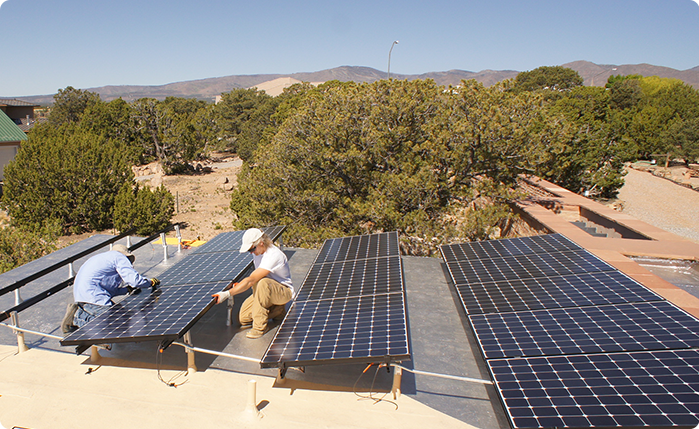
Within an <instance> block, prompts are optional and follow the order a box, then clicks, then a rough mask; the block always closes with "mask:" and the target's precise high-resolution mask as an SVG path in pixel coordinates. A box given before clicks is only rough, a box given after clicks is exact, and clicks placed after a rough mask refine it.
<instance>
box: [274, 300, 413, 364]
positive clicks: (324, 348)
mask: <svg viewBox="0 0 699 429" xmlns="http://www.w3.org/2000/svg"><path fill="white" fill-rule="evenodd" d="M389 356H390V357H392V358H393V359H395V360H397V361H400V360H402V359H404V358H407V357H409V348H408V337H407V326H406V315H405V303H404V298H403V294H402V293H390V294H379V295H371V296H362V297H348V298H338V299H327V300H325V299H324V300H312V301H295V302H294V304H293V305H292V307H291V309H290V310H289V313H288V314H287V316H286V318H285V319H284V321H283V322H282V324H281V326H280V327H279V330H278V331H277V333H276V335H275V338H274V339H273V341H272V344H271V345H270V348H269V349H268V350H267V352H266V353H265V355H264V357H263V358H262V362H261V365H262V367H263V368H268V367H276V366H279V364H280V363H281V362H284V363H286V364H288V365H289V366H300V365H308V364H319V363H323V362H324V361H325V362H327V361H333V362H336V363H339V362H342V361H345V360H353V361H367V362H374V361H377V360H380V361H386V358H387V357H389Z"/></svg>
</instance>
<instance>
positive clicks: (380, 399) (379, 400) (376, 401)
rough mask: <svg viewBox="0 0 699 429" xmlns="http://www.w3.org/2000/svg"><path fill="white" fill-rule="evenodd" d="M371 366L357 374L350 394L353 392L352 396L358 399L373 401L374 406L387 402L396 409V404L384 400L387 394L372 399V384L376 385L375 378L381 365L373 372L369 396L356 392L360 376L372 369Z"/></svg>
mask: <svg viewBox="0 0 699 429" xmlns="http://www.w3.org/2000/svg"><path fill="white" fill-rule="evenodd" d="M372 365H374V364H373V363H370V364H369V366H367V367H366V368H365V369H364V371H362V373H361V374H359V377H357V380H356V381H355V382H354V386H352V392H354V394H355V395H356V396H358V397H359V398H360V399H371V400H372V401H374V404H378V403H379V402H388V403H390V404H393V405H394V406H395V407H396V409H398V404H397V403H396V402H394V401H391V400H388V399H385V398H386V395H388V392H386V393H384V394H383V396H381V397H380V398H375V397H374V393H373V391H374V384H375V383H376V377H377V376H378V375H379V371H380V370H381V368H382V365H377V366H376V372H374V377H373V379H372V380H371V386H370V387H369V394H368V395H366V396H365V395H360V394H359V393H358V392H357V384H358V383H359V380H360V379H361V378H362V376H363V375H364V373H365V372H367V371H368V370H369V368H371V367H372Z"/></svg>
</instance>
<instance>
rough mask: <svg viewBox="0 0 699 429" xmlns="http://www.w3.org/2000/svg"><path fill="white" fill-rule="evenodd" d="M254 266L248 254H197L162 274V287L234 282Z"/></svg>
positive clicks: (160, 277) (184, 259)
mask: <svg viewBox="0 0 699 429" xmlns="http://www.w3.org/2000/svg"><path fill="white" fill-rule="evenodd" d="M251 264H252V257H251V256H250V254H248V253H238V252H237V251H236V252H215V253H195V254H192V255H189V256H186V257H184V258H182V260H180V261H179V262H178V263H177V264H175V265H173V266H172V267H171V268H169V269H168V270H167V271H165V272H164V273H162V274H161V275H160V276H158V278H159V279H160V282H161V285H162V287H166V286H171V285H183V284H194V283H209V282H218V281H229V282H230V281H233V280H235V279H236V277H238V276H239V275H240V274H241V273H243V272H244V271H245V270H246V269H247V268H248V267H249V266H250V265H251Z"/></svg>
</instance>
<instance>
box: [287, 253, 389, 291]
mask: <svg viewBox="0 0 699 429" xmlns="http://www.w3.org/2000/svg"><path fill="white" fill-rule="evenodd" d="M402 291H403V269H402V266H401V259H400V256H390V257H384V258H372V259H358V260H350V261H339V262H334V263H324V264H315V265H313V266H312V267H311V269H310V271H309V272H308V275H307V276H306V279H305V280H304V282H303V284H302V285H301V288H300V289H299V292H298V294H297V296H296V300H299V301H302V300H308V299H324V298H343V297H347V296H360V295H375V294H380V293H390V292H402Z"/></svg>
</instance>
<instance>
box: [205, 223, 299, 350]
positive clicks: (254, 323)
mask: <svg viewBox="0 0 699 429" xmlns="http://www.w3.org/2000/svg"><path fill="white" fill-rule="evenodd" d="M245 252H250V253H252V259H253V263H254V264H255V270H254V271H253V272H252V274H250V276H248V277H246V278H244V279H243V280H241V281H240V282H238V283H233V282H231V283H230V284H229V285H228V286H226V288H225V289H224V291H223V292H219V293H216V294H214V295H213V297H214V298H216V304H220V303H222V302H224V301H226V300H227V299H228V298H229V297H232V296H234V295H238V294H239V293H242V292H245V291H246V290H248V289H250V288H252V295H250V296H249V297H248V298H247V299H246V300H245V301H244V302H243V304H242V305H241V306H240V313H239V315H238V319H239V320H240V325H241V326H242V327H252V329H251V330H250V331H249V332H248V333H247V335H246V337H248V338H260V337H261V336H262V335H264V334H265V332H267V330H268V329H269V328H268V326H267V324H268V322H269V319H275V320H277V319H282V318H283V317H284V315H285V314H286V307H285V305H286V303H288V302H289V301H291V298H292V297H293V295H294V286H293V285H292V283H291V271H290V270H289V261H288V260H287V258H286V255H285V254H284V252H282V251H281V250H280V249H279V248H278V247H277V246H275V245H274V244H273V243H272V239H271V238H270V237H269V236H268V235H267V234H265V233H263V232H262V231H261V230H259V229H257V228H250V229H248V230H247V231H245V234H243V244H242V245H241V246H240V253H245Z"/></svg>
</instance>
